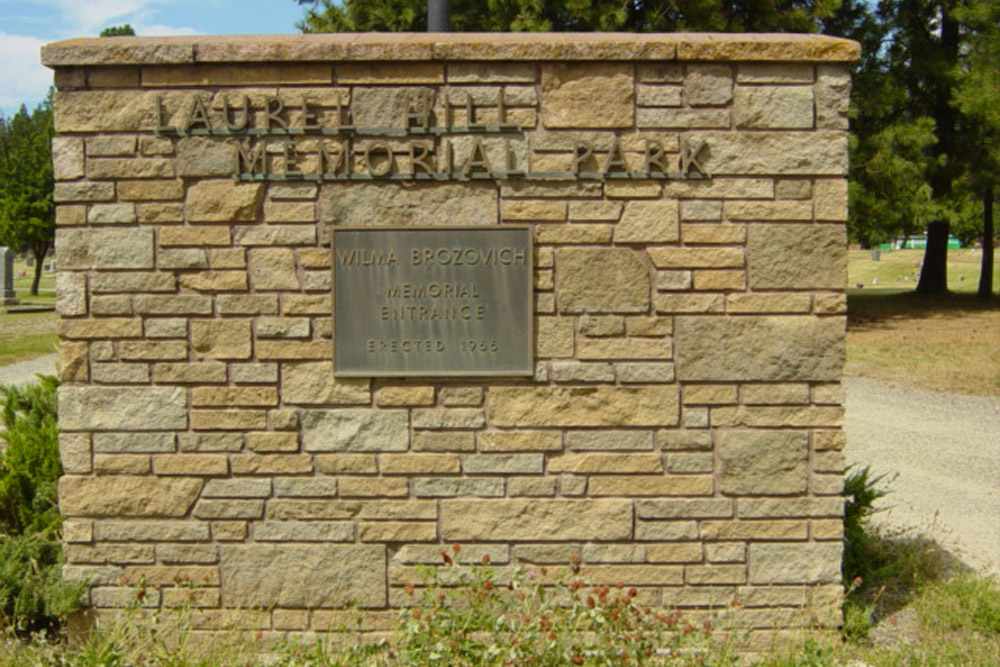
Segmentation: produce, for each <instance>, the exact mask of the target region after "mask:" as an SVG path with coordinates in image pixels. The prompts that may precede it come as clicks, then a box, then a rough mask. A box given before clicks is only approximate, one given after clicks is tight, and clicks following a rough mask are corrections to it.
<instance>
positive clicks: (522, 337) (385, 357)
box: [333, 227, 534, 377]
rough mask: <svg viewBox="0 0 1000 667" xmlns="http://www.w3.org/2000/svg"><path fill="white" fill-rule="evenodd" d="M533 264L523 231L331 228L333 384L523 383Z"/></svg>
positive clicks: (528, 358)
mask: <svg viewBox="0 0 1000 667" xmlns="http://www.w3.org/2000/svg"><path fill="white" fill-rule="evenodd" d="M532 265H533V258H532V245H531V230H530V228H528V227H492V228H483V227H474V228H473V227H461V228H453V227H449V228H441V227H435V228H432V229H428V228H412V227H408V228H391V229H385V228H363V229H359V228H342V229H334V230H333V294H334V308H333V341H334V342H333V349H334V375H336V376H338V377H378V376H382V377H405V376H489V375H532V374H533V373H534V363H533V354H532V352H533V348H532V330H531V321H532V299H531V297H532V278H533V271H532Z"/></svg>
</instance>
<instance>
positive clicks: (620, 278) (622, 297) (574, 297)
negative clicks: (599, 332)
mask: <svg viewBox="0 0 1000 667" xmlns="http://www.w3.org/2000/svg"><path fill="white" fill-rule="evenodd" d="M556 270H557V275H558V277H557V284H556V300H557V302H558V303H559V307H560V310H562V311H563V312H567V313H607V312H624V313H635V312H645V311H646V310H648V309H649V288H650V279H649V270H648V269H647V268H646V266H645V264H644V263H643V261H642V259H641V257H640V255H639V254H637V253H635V252H633V251H632V250H628V249H625V248H560V249H558V250H556Z"/></svg>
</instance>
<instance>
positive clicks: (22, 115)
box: [0, 101, 55, 295]
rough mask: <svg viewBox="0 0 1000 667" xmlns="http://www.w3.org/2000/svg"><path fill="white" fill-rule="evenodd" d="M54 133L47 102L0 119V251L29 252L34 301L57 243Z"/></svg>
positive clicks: (49, 107)
mask: <svg viewBox="0 0 1000 667" xmlns="http://www.w3.org/2000/svg"><path fill="white" fill-rule="evenodd" d="M52 132H53V130H52V105H51V103H50V102H48V101H46V102H44V103H43V104H41V105H39V106H37V107H36V108H35V110H34V111H31V112H29V111H28V109H27V108H26V107H25V106H24V105H22V106H21V108H20V110H19V111H18V112H17V113H16V114H14V116H13V117H12V118H10V119H6V118H4V117H2V116H0V245H5V246H8V247H12V248H15V249H18V250H22V249H25V248H27V249H29V250H31V252H32V254H33V255H34V257H35V277H34V281H33V282H32V285H31V293H32V294H33V295H37V294H38V283H39V281H40V279H41V275H42V273H41V272H42V262H43V261H44V259H45V255H46V253H47V252H48V250H49V248H50V247H51V245H52V241H53V238H54V237H55V203H54V201H53V197H52V188H53V183H54V180H53V172H52Z"/></svg>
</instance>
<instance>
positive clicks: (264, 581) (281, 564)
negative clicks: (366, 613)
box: [219, 544, 386, 608]
mask: <svg viewBox="0 0 1000 667" xmlns="http://www.w3.org/2000/svg"><path fill="white" fill-rule="evenodd" d="M219 551H220V554H219V555H220V572H221V575H222V580H223V581H224V582H225V584H224V585H223V588H222V599H223V603H224V604H225V605H226V606H231V607H258V606H270V605H275V606H279V607H309V608H314V607H340V606H343V605H344V604H347V603H355V604H357V605H358V606H360V607H380V606H383V605H385V603H386V583H385V582H386V578H385V548H384V547H381V546H375V545H327V544H323V545H316V546H312V545H297V544H283V545H280V546H279V545H273V546H272V545H246V546H245V545H233V546H228V545H227V546H222V547H220V550H219Z"/></svg>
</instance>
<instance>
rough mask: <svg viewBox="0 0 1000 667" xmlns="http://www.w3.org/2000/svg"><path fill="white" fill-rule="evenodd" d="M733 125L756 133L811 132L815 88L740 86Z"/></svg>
mask: <svg viewBox="0 0 1000 667" xmlns="http://www.w3.org/2000/svg"><path fill="white" fill-rule="evenodd" d="M733 122H734V123H735V124H736V127H741V128H750V129H756V130H763V129H792V130H794V129H809V128H812V126H813V91H812V86H738V87H737V88H736V91H735V95H734V97H733Z"/></svg>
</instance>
